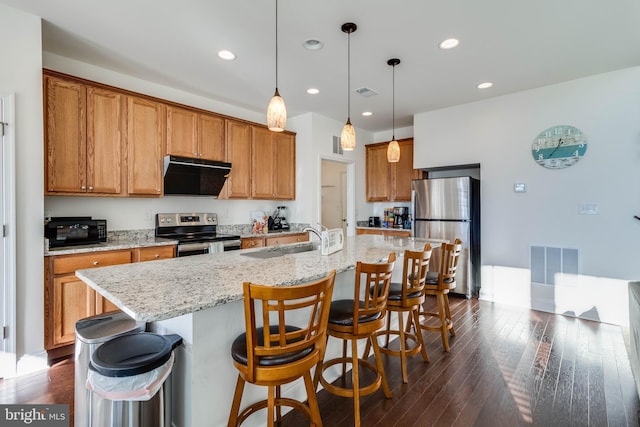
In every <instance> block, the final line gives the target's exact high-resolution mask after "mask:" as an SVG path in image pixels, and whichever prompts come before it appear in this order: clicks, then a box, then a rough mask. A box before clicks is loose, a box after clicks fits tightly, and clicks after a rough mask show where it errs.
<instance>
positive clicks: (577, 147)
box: [531, 125, 587, 169]
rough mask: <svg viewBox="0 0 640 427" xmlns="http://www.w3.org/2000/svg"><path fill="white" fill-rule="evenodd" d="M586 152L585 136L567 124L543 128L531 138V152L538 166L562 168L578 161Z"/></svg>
mask: <svg viewBox="0 0 640 427" xmlns="http://www.w3.org/2000/svg"><path fill="white" fill-rule="evenodd" d="M586 152H587V137H586V135H585V134H584V133H583V132H582V131H581V130H580V129H578V128H575V127H573V126H568V125H560V126H553V127H550V128H549V129H545V130H543V131H542V132H540V134H539V135H538V136H537V137H536V138H535V139H534V140H533V144H532V145H531V154H532V155H533V160H535V161H536V163H538V164H539V165H540V166H544V167H545V168H549V169H562V168H566V167H569V166H572V165H574V164H576V163H577V162H578V160H580V159H581V158H582V156H584V154H585V153H586Z"/></svg>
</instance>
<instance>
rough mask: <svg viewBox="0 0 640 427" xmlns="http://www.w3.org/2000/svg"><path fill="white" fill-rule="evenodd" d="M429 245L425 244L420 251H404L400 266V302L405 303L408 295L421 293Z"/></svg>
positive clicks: (428, 257)
mask: <svg viewBox="0 0 640 427" xmlns="http://www.w3.org/2000/svg"><path fill="white" fill-rule="evenodd" d="M431 251H432V250H431V245H430V244H428V243H427V244H425V245H424V249H423V250H421V251H410V250H408V249H407V250H405V251H404V265H403V268H402V303H403V305H404V304H405V303H407V299H408V296H411V295H421V294H422V291H423V289H424V286H425V282H426V280H427V271H428V270H429V260H430V259H431Z"/></svg>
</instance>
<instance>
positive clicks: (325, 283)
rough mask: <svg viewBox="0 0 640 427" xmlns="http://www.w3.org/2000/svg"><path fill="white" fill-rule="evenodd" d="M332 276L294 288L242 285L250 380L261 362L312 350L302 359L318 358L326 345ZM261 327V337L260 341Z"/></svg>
mask: <svg viewBox="0 0 640 427" xmlns="http://www.w3.org/2000/svg"><path fill="white" fill-rule="evenodd" d="M335 276H336V272H335V270H333V271H331V272H330V273H329V275H327V276H326V277H325V278H323V279H320V280H317V281H315V282H311V283H306V284H303V285H297V286H269V285H259V284H255V283H250V282H245V283H244V314H245V323H246V331H247V366H248V371H249V378H251V377H252V372H253V375H255V371H256V370H257V369H258V367H259V364H260V360H261V359H264V358H267V359H268V358H277V357H278V356H282V355H288V354H293V353H296V352H299V351H303V350H306V349H309V348H310V347H313V350H312V351H311V352H310V353H309V355H307V356H305V359H306V360H308V358H309V356H311V357H312V358H315V359H319V358H320V355H322V354H323V349H324V345H325V341H326V333H327V322H328V321H329V308H330V306H331V297H332V295H333V284H334V282H335ZM260 317H261V319H259V318H260ZM301 319H302V320H301ZM260 323H261V324H260ZM261 326H262V333H263V336H262V337H260V339H259V337H258V330H259V328H260V327H261ZM292 326H295V327H292Z"/></svg>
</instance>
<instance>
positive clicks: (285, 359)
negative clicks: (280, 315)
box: [231, 325, 314, 366]
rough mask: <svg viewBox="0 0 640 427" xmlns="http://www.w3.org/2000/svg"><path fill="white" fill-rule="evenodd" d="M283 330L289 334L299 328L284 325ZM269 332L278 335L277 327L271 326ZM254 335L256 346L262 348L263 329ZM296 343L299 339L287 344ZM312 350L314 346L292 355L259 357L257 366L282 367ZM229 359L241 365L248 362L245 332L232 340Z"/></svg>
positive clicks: (257, 330)
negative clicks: (256, 341)
mask: <svg viewBox="0 0 640 427" xmlns="http://www.w3.org/2000/svg"><path fill="white" fill-rule="evenodd" d="M285 330H286V331H287V333H289V332H294V331H299V330H300V328H298V327H295V326H290V325H286V326H285ZM269 331H270V332H271V333H272V334H276V333H278V326H277V325H272V326H271V327H270V328H269ZM256 334H257V336H258V345H259V346H263V345H264V328H257V329H256ZM296 341H300V339H298V340H292V341H290V342H288V344H291V343H293V342H296ZM275 344H276V343H274V345H275ZM313 349H314V346H313V345H310V346H309V347H307V348H305V349H303V350H300V351H295V352H292V353H285V354H281V355H278V356H264V357H260V358H259V361H258V365H260V366H277V365H284V364H286V363H291V362H295V361H296V360H300V359H302V358H304V357H306V356H308V355H309V354H310V353H311V352H312V351H313ZM231 357H233V360H235V361H236V362H238V363H241V364H243V365H247V363H248V360H247V333H246V332H245V333H242V334H240V335H238V337H237V338H236V339H235V340H233V343H232V344H231Z"/></svg>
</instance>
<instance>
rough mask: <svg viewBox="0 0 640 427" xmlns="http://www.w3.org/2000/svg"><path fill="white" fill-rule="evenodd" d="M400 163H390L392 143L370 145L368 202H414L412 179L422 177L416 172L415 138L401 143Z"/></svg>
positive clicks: (367, 178) (403, 140) (367, 175)
mask: <svg viewBox="0 0 640 427" xmlns="http://www.w3.org/2000/svg"><path fill="white" fill-rule="evenodd" d="M398 145H400V161H399V162H397V163H389V162H388V161H387V146H388V143H386V142H383V143H378V144H370V145H367V146H366V161H367V165H366V187H367V201H368V202H380V201H384V202H386V201H389V202H394V201H395V202H409V201H411V180H412V179H418V178H421V175H422V173H421V171H419V170H415V169H413V138H408V139H402V140H400V141H398Z"/></svg>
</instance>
